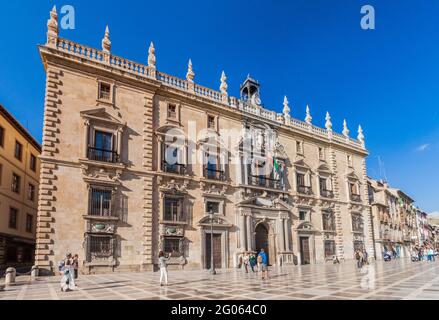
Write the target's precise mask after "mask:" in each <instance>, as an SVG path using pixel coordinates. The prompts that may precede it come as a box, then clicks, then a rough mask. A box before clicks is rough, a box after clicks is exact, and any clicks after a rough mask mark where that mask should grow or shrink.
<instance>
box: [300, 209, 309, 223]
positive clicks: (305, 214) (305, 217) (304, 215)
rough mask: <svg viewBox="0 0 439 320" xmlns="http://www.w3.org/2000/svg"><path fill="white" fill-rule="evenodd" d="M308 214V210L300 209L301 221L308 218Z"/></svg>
mask: <svg viewBox="0 0 439 320" xmlns="http://www.w3.org/2000/svg"><path fill="white" fill-rule="evenodd" d="M307 216H308V212H307V211H303V210H300V211H299V220H300V221H306V220H307Z"/></svg>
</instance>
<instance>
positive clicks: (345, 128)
mask: <svg viewBox="0 0 439 320" xmlns="http://www.w3.org/2000/svg"><path fill="white" fill-rule="evenodd" d="M343 135H344V136H345V137H349V129H348V125H347V123H346V119H344V120H343Z"/></svg>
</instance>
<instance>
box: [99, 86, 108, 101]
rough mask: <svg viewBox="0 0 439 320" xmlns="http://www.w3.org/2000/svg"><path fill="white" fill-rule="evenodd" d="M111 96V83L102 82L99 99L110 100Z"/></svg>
mask: <svg viewBox="0 0 439 320" xmlns="http://www.w3.org/2000/svg"><path fill="white" fill-rule="evenodd" d="M110 98H111V85H110V84H108V83H103V82H101V83H100V85H99V99H102V100H110Z"/></svg>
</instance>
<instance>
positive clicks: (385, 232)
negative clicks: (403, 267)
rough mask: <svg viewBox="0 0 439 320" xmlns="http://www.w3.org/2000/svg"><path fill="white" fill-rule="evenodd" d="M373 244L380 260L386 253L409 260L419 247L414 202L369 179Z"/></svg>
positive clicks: (401, 193)
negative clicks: (395, 253)
mask: <svg viewBox="0 0 439 320" xmlns="http://www.w3.org/2000/svg"><path fill="white" fill-rule="evenodd" d="M368 185H369V201H370V205H371V212H372V222H373V227H374V228H373V229H374V243H375V252H376V254H377V256H376V258H377V259H379V260H380V259H383V253H384V252H385V251H388V250H390V251H395V252H397V254H398V256H399V257H409V256H410V250H411V248H412V247H413V246H414V245H416V244H417V242H418V241H417V236H418V225H417V221H416V219H417V218H416V210H415V209H414V205H413V202H414V200H413V199H412V198H410V197H409V196H408V195H407V194H405V193H404V192H402V191H401V190H399V189H395V188H391V187H390V186H389V185H388V184H387V183H386V182H383V181H378V180H374V179H371V178H368Z"/></svg>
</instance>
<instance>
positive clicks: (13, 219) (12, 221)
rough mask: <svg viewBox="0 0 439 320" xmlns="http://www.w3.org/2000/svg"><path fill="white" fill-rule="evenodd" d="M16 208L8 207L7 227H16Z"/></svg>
mask: <svg viewBox="0 0 439 320" xmlns="http://www.w3.org/2000/svg"><path fill="white" fill-rule="evenodd" d="M17 220H18V210H17V209H15V208H9V228H12V229H17Z"/></svg>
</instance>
